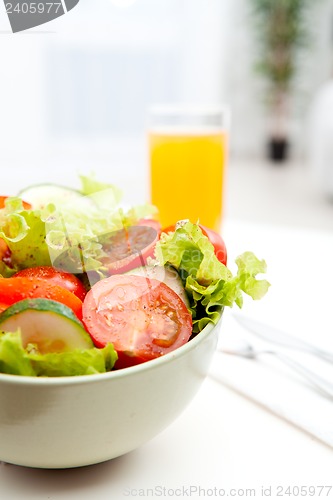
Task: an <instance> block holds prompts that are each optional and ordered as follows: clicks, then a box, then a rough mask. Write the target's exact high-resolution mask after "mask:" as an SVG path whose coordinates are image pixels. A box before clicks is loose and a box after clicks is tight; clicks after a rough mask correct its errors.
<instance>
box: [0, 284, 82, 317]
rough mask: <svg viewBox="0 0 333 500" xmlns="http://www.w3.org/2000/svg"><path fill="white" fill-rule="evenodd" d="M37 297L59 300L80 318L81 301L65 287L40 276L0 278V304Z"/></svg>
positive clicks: (8, 304)
mask: <svg viewBox="0 0 333 500" xmlns="http://www.w3.org/2000/svg"><path fill="white" fill-rule="evenodd" d="M37 298H44V299H51V300H56V301H57V302H61V303H62V304H65V305H66V306H68V307H69V308H70V309H72V311H73V312H74V313H75V314H76V316H77V317H78V318H79V319H80V320H81V319H82V301H81V300H80V299H79V298H78V297H76V295H74V294H73V293H72V292H69V291H68V290H66V289H65V288H63V287H61V286H58V285H53V284H52V283H49V282H48V281H46V280H44V279H40V278H25V277H17V278H0V304H2V305H5V304H6V305H7V307H9V306H11V305H12V304H15V303H16V302H19V301H20V300H24V299H37Z"/></svg>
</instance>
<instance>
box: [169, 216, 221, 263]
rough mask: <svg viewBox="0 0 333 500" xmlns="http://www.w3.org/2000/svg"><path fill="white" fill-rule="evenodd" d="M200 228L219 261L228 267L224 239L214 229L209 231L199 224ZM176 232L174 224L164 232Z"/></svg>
mask: <svg viewBox="0 0 333 500" xmlns="http://www.w3.org/2000/svg"><path fill="white" fill-rule="evenodd" d="M199 227H200V229H201V231H202V233H203V234H204V236H207V238H208V239H209V241H210V242H211V244H212V245H213V247H214V250H215V255H216V257H217V258H218V260H219V261H220V262H222V264H224V265H227V249H226V246H225V243H224V241H223V239H222V237H221V236H220V235H219V234H218V233H217V232H216V231H213V229H209V228H208V227H206V226H202V225H201V224H199ZM175 230H176V225H175V224H174V225H173V226H169V227H167V228H165V229H163V231H162V232H163V233H171V232H174V231H175Z"/></svg>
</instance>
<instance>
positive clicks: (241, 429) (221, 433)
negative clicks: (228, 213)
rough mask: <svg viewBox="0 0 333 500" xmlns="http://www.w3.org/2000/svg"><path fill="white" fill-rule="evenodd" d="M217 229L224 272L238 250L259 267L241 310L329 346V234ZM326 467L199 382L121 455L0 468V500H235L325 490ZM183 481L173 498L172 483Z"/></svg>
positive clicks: (277, 423)
mask: <svg viewBox="0 0 333 500" xmlns="http://www.w3.org/2000/svg"><path fill="white" fill-rule="evenodd" d="M223 234H224V237H225V240H226V243H227V246H228V249H229V265H230V267H231V268H232V269H234V268H233V266H232V262H233V259H234V257H235V256H236V255H238V254H239V253H241V252H242V251H244V250H253V251H255V252H256V253H257V255H258V257H261V258H262V257H264V258H265V259H266V261H267V264H268V268H269V273H268V277H269V280H270V282H271V283H272V287H271V289H270V291H269V294H268V295H267V297H266V298H265V299H264V300H262V301H260V302H252V301H251V300H247V301H246V303H245V306H244V311H245V312H246V313H248V314H250V315H251V316H253V317H255V318H258V319H260V320H262V321H265V322H269V323H271V324H274V325H276V326H279V327H281V328H284V329H285V330H287V331H289V332H291V333H295V334H297V335H300V336H302V337H303V338H304V339H306V340H309V341H312V342H314V341H316V338H317V340H318V343H319V344H320V345H321V346H323V347H326V348H331V349H332V350H333V335H332V330H333V328H332V325H333V320H332V313H331V311H332V296H333V291H332V283H333V259H332V256H333V234H332V233H327V232H322V231H315V230H305V229H302V230H301V229H292V228H285V227H279V226H270V225H259V224H249V223H246V224H245V223H242V222H240V221H232V220H228V221H226V222H225V224H224V228H223ZM319 331H320V335H317V334H316V332H319ZM221 334H222V335H223V327H222V332H221ZM216 356H221V355H220V354H216ZM221 359H223V358H221ZM332 404H333V403H332ZM309 412H311V408H309ZM332 426H333V423H332ZM91 431H92V432H93V431H94V429H93V422H92V428H91ZM115 431H116V430H115ZM36 439H38V436H36ZM332 466H333V453H332V449H331V448H329V447H328V446H326V445H324V444H322V443H321V442H319V441H317V440H316V439H314V438H312V437H311V436H309V435H308V434H306V433H304V432H303V431H301V430H300V429H298V428H296V427H295V426H293V425H291V424H290V423H288V422H286V421H285V420H283V419H280V418H278V417H277V416H275V415H273V414H271V413H269V412H267V411H266V410H265V409H264V408H263V407H261V406H260V405H257V404H255V403H253V402H252V401H251V400H250V399H248V398H246V397H243V396H241V395H239V394H237V393H236V392H235V391H232V390H230V389H228V388H227V387H226V386H224V385H223V384H219V383H217V382H215V381H214V380H212V379H211V378H207V379H206V381H205V382H204V384H203V385H202V387H201V389H200V391H199V393H198V395H197V397H196V398H195V399H194V401H193V402H192V403H191V405H190V406H189V407H188V408H187V409H186V410H185V412H184V413H183V414H182V415H181V416H180V417H179V418H178V419H177V420H176V421H175V422H174V423H173V424H172V425H171V426H170V427H169V428H168V429H166V430H165V431H164V432H162V433H161V434H160V435H159V436H157V437H156V438H155V439H153V440H152V441H150V442H149V443H147V444H146V445H144V446H142V447H141V448H140V449H138V450H136V451H134V452H132V453H130V454H128V455H126V456H124V457H120V458H119V459H115V460H112V461H109V462H106V463H103V464H99V465H95V466H90V467H85V468H81V469H69V470H38V469H28V468H24V467H17V466H14V465H8V464H0V500H17V499H20V500H21V499H22V500H23V499H24V500H39V499H43V500H46V499H58V498H61V499H66V500H74V499H80V500H84V499H89V500H91V499H94V500H110V499H116V500H121V499H122V498H137V497H138V498H158V497H159V496H161V497H162V498H168V497H172V496H173V497H175V496H178V497H179V496H183V497H185V498H187V497H189V498H198V499H199V498H205V495H206V497H213V498H215V497H217V498H219V497H221V496H222V494H223V490H225V491H224V493H225V496H232V495H233V496H235V494H234V492H231V491H230V488H235V489H236V490H241V491H240V492H239V496H242V497H246V492H245V491H244V490H246V489H252V488H253V489H254V491H252V492H250V491H249V492H248V493H247V496H252V498H261V497H263V496H270V497H272V498H275V497H276V498H281V497H282V498H288V495H287V494H286V495H283V494H281V495H280V496H277V493H278V492H279V491H280V490H278V489H277V488H278V487H279V486H281V487H283V488H287V487H288V486H291V487H293V486H296V487H297V486H299V487H300V486H302V485H306V486H311V485H313V486H320V485H322V486H323V485H325V486H330V485H332V486H333V476H332ZM183 487H184V488H185V492H184V494H183V495H179V493H180V490H178V489H177V488H183ZM191 487H192V490H190V488H191ZM263 487H264V488H265V489H266V495H264V494H263V492H262V488H263ZM269 487H271V488H272V489H271V491H269V490H267V488H269ZM163 488H165V490H163ZM186 488H187V489H186ZM195 488H197V490H196V491H195ZM198 488H202V489H201V491H199V490H198ZM214 488H216V490H214ZM152 490H154V494H153V491H152ZM168 490H169V491H168ZM295 491H296V490H295ZM269 493H270V495H268V494H269ZM326 494H327V490H325V491H324V492H322V495H321V496H320V497H319V495H318V496H315V497H314V498H321V497H323V498H324V497H325V496H326ZM144 495H145V496H144ZM294 496H297V495H296V494H295V495H294ZM328 497H331V498H332V497H333V488H332V491H331V492H330V494H329V496H328ZM289 498H290V496H289Z"/></svg>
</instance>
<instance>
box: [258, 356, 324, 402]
mask: <svg viewBox="0 0 333 500" xmlns="http://www.w3.org/2000/svg"><path fill="white" fill-rule="evenodd" d="M267 353H269V354H273V355H274V356H275V357H277V358H278V359H279V360H280V361H282V362H283V363H284V364H285V365H287V366H289V367H290V368H292V369H293V370H294V371H295V372H297V373H299V374H300V375H302V376H303V378H305V379H306V380H307V381H308V382H310V383H311V384H312V385H313V386H315V387H316V388H317V389H318V390H319V391H320V392H321V393H322V394H324V395H325V396H327V397H329V398H330V399H333V384H332V383H331V382H329V381H328V380H325V379H324V378H322V377H320V376H319V375H317V374H316V373H314V372H312V371H311V370H309V369H308V368H306V367H305V366H304V365H301V364H300V363H298V362H297V361H295V360H294V359H292V358H290V357H289V356H286V355H285V354H282V353H280V352H272V351H271V352H269V351H267Z"/></svg>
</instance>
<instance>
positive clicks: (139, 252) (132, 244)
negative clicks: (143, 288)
mask: <svg viewBox="0 0 333 500" xmlns="http://www.w3.org/2000/svg"><path fill="white" fill-rule="evenodd" d="M160 232H161V227H160V225H159V223H158V222H156V221H154V220H151V219H142V220H141V221H139V222H138V224H137V225H136V226H130V227H128V228H124V229H120V230H119V231H115V232H114V233H112V235H111V236H110V237H109V239H108V240H107V242H106V243H105V244H104V245H103V250H104V251H105V252H106V254H107V257H104V258H103V259H102V262H103V264H104V265H105V266H106V267H107V268H108V271H109V273H110V274H122V273H126V272H127V271H130V270H131V269H135V268H136V267H140V266H144V265H145V264H146V262H147V258H148V257H152V256H153V255H154V248H155V245H156V242H157V241H158V239H159V236H160Z"/></svg>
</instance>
